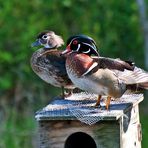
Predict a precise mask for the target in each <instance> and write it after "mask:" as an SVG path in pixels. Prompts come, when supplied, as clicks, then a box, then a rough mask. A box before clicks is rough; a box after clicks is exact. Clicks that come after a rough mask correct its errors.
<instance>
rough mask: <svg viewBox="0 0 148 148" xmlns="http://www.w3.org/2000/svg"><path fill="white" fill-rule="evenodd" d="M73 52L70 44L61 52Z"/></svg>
mask: <svg viewBox="0 0 148 148" xmlns="http://www.w3.org/2000/svg"><path fill="white" fill-rule="evenodd" d="M70 52H71V49H70V45H68V46H67V47H66V49H65V50H64V51H63V52H62V53H61V54H62V55H65V54H68V53H70Z"/></svg>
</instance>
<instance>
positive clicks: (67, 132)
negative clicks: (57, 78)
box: [35, 94, 143, 148]
mask: <svg viewBox="0 0 148 148" xmlns="http://www.w3.org/2000/svg"><path fill="white" fill-rule="evenodd" d="M79 96H81V98H83V100H79V98H80V97H79ZM142 100H143V95H142V94H133V95H125V96H123V97H122V98H120V99H119V100H118V101H111V105H110V109H109V111H107V110H105V108H104V107H102V109H100V108H94V107H92V106H93V105H94V104H95V102H96V100H94V99H90V96H89V95H82V94H77V95H73V99H70V98H67V99H64V100H62V99H59V98H58V97H57V98H55V99H54V101H52V102H51V103H50V104H48V105H47V106H46V107H44V108H43V109H41V110H39V111H38V112H37V113H36V116H35V118H36V120H37V121H38V125H39V137H40V139H39V141H40V145H39V147H40V148H141V139H142V136H141V124H140V121H139V103H140V102H141V101H142ZM101 104H102V106H104V103H103V102H101Z"/></svg>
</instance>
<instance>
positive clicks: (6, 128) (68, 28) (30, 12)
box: [0, 0, 148, 148]
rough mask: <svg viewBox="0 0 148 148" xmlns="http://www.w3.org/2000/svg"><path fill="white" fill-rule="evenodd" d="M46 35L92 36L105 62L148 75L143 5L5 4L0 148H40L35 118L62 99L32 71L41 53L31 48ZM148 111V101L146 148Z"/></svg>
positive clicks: (125, 1) (98, 0)
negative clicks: (125, 63) (130, 64)
mask: <svg viewBox="0 0 148 148" xmlns="http://www.w3.org/2000/svg"><path fill="white" fill-rule="evenodd" d="M147 2H148V0H146V1H145V7H147V6H148V3H147ZM146 13H147V12H146ZM43 30H53V31H55V32H56V34H58V35H61V36H62V37H63V38H64V40H65V41H66V39H67V38H68V37H69V36H71V35H73V34H80V33H83V34H86V35H89V36H91V37H92V38H94V39H95V41H96V42H97V45H98V47H99V49H100V54H101V55H102V56H108V57H112V58H117V57H118V58H121V59H123V60H133V61H134V62H135V63H136V65H137V66H139V67H141V68H144V69H145V70H146V69H148V67H147V68H146V65H145V56H144V55H146V54H147V53H146V52H145V50H144V48H145V46H144V45H145V42H144V33H143V29H142V24H141V22H140V15H139V9H138V4H137V1H129V0H119V1H117V0H109V1H107V0H106V1H105V0H91V1H90V0H77V1H76V0H30V1H27V0H21V1H20V0H11V1H10V0H5V1H0V148H20V147H21V148H27V147H29V148H36V147H37V137H38V135H37V123H36V121H35V119H34V115H35V112H36V111H37V110H39V109H41V108H42V107H44V106H45V105H47V103H48V102H49V101H50V99H51V98H52V97H53V96H56V95H58V94H60V89H58V88H55V87H53V86H50V85H48V84H46V83H45V82H43V81H42V80H41V79H40V78H39V77H38V76H36V74H35V73H34V72H33V71H32V69H31V68H30V57H31V55H32V53H33V52H34V51H35V50H36V49H37V48H36V49H35V48H34V49H33V48H31V47H30V44H31V43H32V42H33V41H34V40H35V38H36V36H37V34H38V33H39V32H41V31H43ZM63 48H64V47H63ZM147 106H148V100H147V95H145V100H144V101H143V102H142V103H141V104H140V118H141V122H142V130H143V141H142V147H143V148H146V147H147V146H148V141H147V139H148V118H147V115H148V107H147Z"/></svg>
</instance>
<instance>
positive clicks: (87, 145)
mask: <svg viewBox="0 0 148 148" xmlns="http://www.w3.org/2000/svg"><path fill="white" fill-rule="evenodd" d="M64 148H97V146H96V143H95V141H94V140H93V138H92V137H91V136H89V135H88V134H86V133H83V132H76V133H73V134H71V135H70V136H69V137H68V138H67V140H66V142H65V146H64Z"/></svg>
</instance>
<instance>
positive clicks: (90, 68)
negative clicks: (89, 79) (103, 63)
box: [82, 62, 98, 76]
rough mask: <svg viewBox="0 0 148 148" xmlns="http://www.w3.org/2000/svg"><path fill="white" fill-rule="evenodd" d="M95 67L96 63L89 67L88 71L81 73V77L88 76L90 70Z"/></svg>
mask: <svg viewBox="0 0 148 148" xmlns="http://www.w3.org/2000/svg"><path fill="white" fill-rule="evenodd" d="M97 65H98V63H97V62H94V63H93V64H92V65H91V66H90V67H89V69H88V70H87V71H86V72H84V73H83V75H82V76H85V75H86V74H88V73H89V72H90V71H91V70H92V69H94V68H95V67H96V66H97Z"/></svg>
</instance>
